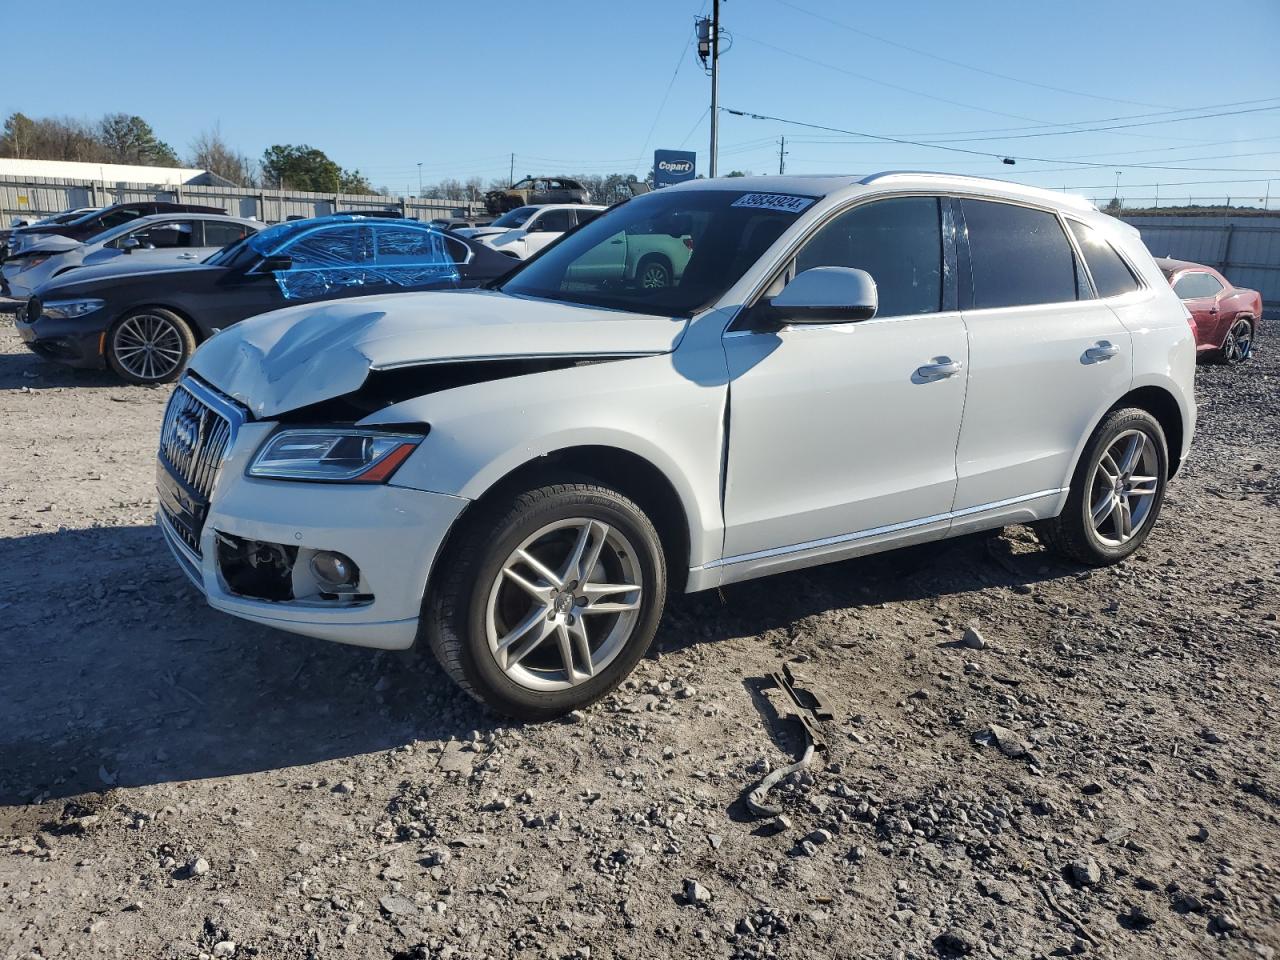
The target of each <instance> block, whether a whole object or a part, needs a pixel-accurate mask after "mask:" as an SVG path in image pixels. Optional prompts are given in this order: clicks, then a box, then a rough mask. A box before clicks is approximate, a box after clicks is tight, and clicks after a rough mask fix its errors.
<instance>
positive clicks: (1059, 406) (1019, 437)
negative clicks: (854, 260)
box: [953, 198, 1132, 526]
mask: <svg viewBox="0 0 1280 960" xmlns="http://www.w3.org/2000/svg"><path fill="white" fill-rule="evenodd" d="M953 204H954V205H956V206H957V207H959V208H960V210H961V213H962V216H961V218H960V235H961V239H962V242H961V258H960V261H961V263H960V265H961V284H960V286H961V293H960V298H961V306H962V308H963V310H964V319H965V326H966V327H967V328H968V331H969V360H970V366H969V389H968V396H967V397H966V399H965V414H964V426H963V427H962V429H961V431H960V442H959V444H958V446H957V448H956V469H957V473H958V478H957V485H956V499H955V506H954V511H955V512H956V513H958V514H962V515H968V516H970V517H972V518H973V520H972V522H973V523H974V525H981V519H982V516H983V514H984V513H988V512H990V511H999V512H1006V511H1008V510H1009V509H1010V508H1013V507H1015V505H1017V504H1025V505H1026V509H1028V510H1031V511H1038V510H1039V509H1040V508H1045V507H1047V506H1048V505H1050V504H1053V503H1055V502H1056V499H1057V495H1058V493H1059V492H1060V491H1061V490H1062V488H1064V487H1065V486H1067V484H1068V482H1069V480H1070V474H1071V471H1072V469H1073V467H1074V458H1075V452H1076V450H1077V449H1078V447H1079V445H1080V443H1081V440H1082V439H1083V437H1084V436H1086V435H1087V434H1088V432H1089V431H1090V430H1091V429H1092V427H1093V424H1094V422H1095V420H1096V418H1097V416H1098V414H1099V413H1100V411H1101V410H1102V409H1104V408H1105V406H1106V404H1107V403H1108V402H1110V398H1114V397H1118V396H1121V395H1122V394H1123V393H1125V391H1126V390H1127V389H1128V387H1129V383H1130V380H1131V377H1132V357H1131V350H1130V337H1129V333H1128V331H1127V330H1126V329H1125V327H1124V325H1123V324H1122V323H1121V322H1120V319H1119V317H1118V316H1117V315H1116V313H1115V311H1113V310H1112V309H1111V308H1110V307H1108V305H1107V304H1106V303H1105V302H1104V301H1103V300H1100V299H1098V298H1097V297H1096V296H1095V295H1094V292H1093V289H1092V287H1091V286H1090V284H1089V279H1088V274H1087V273H1086V272H1085V271H1084V269H1083V268H1082V266H1081V265H1080V264H1079V262H1078V258H1077V256H1076V253H1075V249H1074V246H1073V245H1072V243H1071V241H1070V240H1069V239H1068V235H1067V231H1066V229H1065V227H1064V224H1063V222H1062V219H1061V218H1060V217H1059V216H1058V214H1057V213H1056V212H1055V211H1052V210H1047V209H1041V208H1037V207H1033V206H1025V205H1022V204H1017V203H1010V202H1003V201H995V200H979V199H969V198H966V199H963V200H955V201H953ZM956 522H957V524H958V525H961V526H962V524H961V521H960V520H957V521H956Z"/></svg>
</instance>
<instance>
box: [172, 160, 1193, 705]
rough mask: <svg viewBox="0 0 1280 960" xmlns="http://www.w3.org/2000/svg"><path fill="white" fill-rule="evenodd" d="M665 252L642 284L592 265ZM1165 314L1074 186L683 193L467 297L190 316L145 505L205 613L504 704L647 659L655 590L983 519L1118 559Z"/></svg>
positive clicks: (1168, 296) (1147, 443)
mask: <svg viewBox="0 0 1280 960" xmlns="http://www.w3.org/2000/svg"><path fill="white" fill-rule="evenodd" d="M646 231H647V232H651V233H654V234H656V237H655V240H656V239H658V238H661V237H665V238H680V239H681V240H682V241H684V242H686V245H687V246H688V249H689V250H690V255H689V259H688V261H687V263H686V264H685V266H684V268H683V270H682V271H681V272H680V274H679V276H678V277H674V276H673V277H672V278H671V281H670V282H669V283H667V284H665V285H657V286H655V285H648V284H642V283H640V282H639V281H637V280H636V279H635V277H634V276H630V277H629V276H628V274H627V271H626V269H625V266H624V265H623V264H622V262H621V260H620V259H619V258H617V257H615V256H613V255H612V254H613V251H614V250H615V249H616V247H617V241H618V239H619V238H620V237H634V236H636V235H638V234H639V233H643V232H646ZM1194 368H1195V344H1194V342H1193V339H1192V332H1191V328H1190V326H1189V324H1188V321H1187V313H1186V311H1185V309H1184V308H1183V306H1182V304H1181V303H1180V302H1179V300H1178V299H1177V296H1176V295H1175V294H1174V293H1173V291H1172V290H1171V289H1170V287H1169V285H1168V284H1167V283H1166V282H1165V281H1164V278H1163V277H1162V276H1161V274H1160V270H1159V269H1158V268H1157V267H1156V265H1155V264H1154V262H1153V261H1152V259H1151V257H1150V255H1149V254H1148V253H1147V251H1146V249H1145V248H1144V247H1143V245H1142V242H1141V241H1140V240H1139V238H1138V234H1137V231H1135V230H1133V229H1131V228H1130V227H1128V226H1126V225H1124V224H1122V223H1120V222H1119V221H1117V220H1114V219H1111V218H1110V217H1107V216H1104V215H1102V214H1101V213H1099V212H1098V211H1097V210H1096V209H1095V208H1094V207H1093V206H1092V205H1091V204H1089V203H1088V202H1086V201H1083V200H1080V199H1076V198H1072V197H1069V196H1065V195H1061V194H1057V193H1050V192H1047V191H1044V190H1039V189H1035V188H1031V187H1022V186H1016V185H1012V184H1008V183H1003V182H997V181H990V180H981V179H974V178H967V177H956V176H947V175H934V174H907V173H892V174H882V175H878V176H871V177H866V178H863V179H858V178H854V177H758V178H733V179H722V180H704V181H696V182H690V183H687V184H683V185H680V186H676V187H670V188H668V189H664V190H659V191H656V192H654V193H650V194H647V195H644V196H641V197H637V198H635V199H633V200H629V201H627V202H626V203H623V204H620V205H618V206H616V207H614V208H612V209H610V210H609V211H607V212H606V213H604V214H602V215H601V216H600V217H598V218H597V219H595V220H593V221H592V222H590V223H588V224H585V225H583V226H581V227H579V228H578V229H576V230H574V231H572V232H570V233H567V234H566V235H565V236H564V237H563V238H562V239H560V240H559V241H558V242H556V243H555V244H553V245H552V246H550V247H548V248H547V249H546V250H545V251H544V252H543V253H541V254H540V255H539V256H537V257H535V258H533V259H531V260H529V261H527V262H526V263H524V264H522V265H521V266H519V267H518V268H517V269H516V271H515V272H514V273H512V274H511V275H509V276H508V278H507V279H506V280H505V281H504V282H502V283H500V284H498V285H497V286H495V287H493V288H492V289H486V290H475V291H459V292H439V293H406V294H398V295H391V296H380V297H366V298H361V299H352V300H341V301H335V302H329V303H320V304H311V305H306V306H298V307H293V308H287V309H284V310H279V311H276V312H274V313H270V314H266V315H264V316H261V317H258V318H255V319H253V320H249V321H246V322H244V323H240V324H237V325H236V326H234V327H232V328H230V329H228V330H225V331H223V332H222V333H219V334H217V335H216V336H214V337H212V338H211V339H210V340H209V341H208V342H207V343H206V344H204V345H203V346H202V347H201V348H200V349H199V350H198V351H197V353H196V354H195V356H194V358H193V359H192V362H191V365H190V369H189V371H188V373H187V375H186V376H185V378H184V379H183V380H182V381H181V382H180V383H179V385H178V386H177V388H176V389H175V390H174V393H173V397H172V399H171V401H170V403H169V407H168V410H167V413H166V416H165V420H164V426H163V433H162V436H161V439H160V452H159V465H158V471H157V476H158V485H159V494H160V512H159V523H160V526H161V528H162V530H163V531H164V534H165V536H166V538H167V540H168V543H169V545H170V547H171V548H172V550H173V553H174V554H175V556H176V557H177V559H178V560H179V562H180V564H181V565H182V567H183V569H185V570H186V572H187V573H188V574H189V576H190V577H191V579H192V581H193V582H194V583H195V584H196V586H197V587H199V589H200V590H201V591H203V592H204V594H205V595H206V596H207V598H208V601H209V603H210V604H212V605H213V606H214V607H216V608H217V609H219V610H222V611H225V612H227V613H231V614H235V615H236V616H240V617H244V618H247V619H250V620H254V621H256V622H258V623H263V624H268V625H271V626H275V627H280V628H281V629H284V630H291V631H294V632H297V633H302V634H307V635H310V636H313V637H321V638H324V639H328V640H336V641H341V642H344V643H353V644H361V645H365V646H371V647H384V648H404V647H408V646H410V645H411V644H413V643H415V642H423V643H426V644H429V645H430V647H431V649H432V650H433V651H434V653H435V655H436V656H437V657H438V658H439V660H440V662H441V664H443V666H444V668H445V669H446V670H447V671H448V673H449V674H450V675H451V676H452V677H453V678H454V679H455V680H456V681H457V682H458V683H459V684H460V685H461V686H462V687H463V688H464V689H466V690H467V691H468V692H470V693H471V694H473V695H475V696H476V697H478V698H479V699H481V700H483V701H484V702H486V703H488V704H490V705H491V706H492V707H493V708H495V709H496V710H498V711H500V712H502V713H505V714H508V715H512V716H516V717H520V718H526V719H539V718H546V717H552V716H555V715H557V714H561V713H564V712H566V711H569V710H572V709H575V708H578V707H582V706H584V705H586V704H588V703H591V702H592V701H594V700H596V699H598V698H599V697H601V696H603V695H604V694H606V693H607V692H608V691H609V690H611V689H612V688H613V687H614V686H616V685H617V684H618V683H619V682H620V681H621V680H622V679H623V678H624V677H625V676H626V675H627V673H628V672H629V671H630V670H631V669H632V668H633V666H634V665H635V663H636V662H637V660H638V659H639V658H640V657H641V656H642V655H643V653H644V652H645V649H646V647H647V646H648V645H649V643H650V640H651V639H652V637H653V634H654V631H655V629H656V627H657V625H658V621H659V619H660V617H661V615H662V610H663V605H664V603H665V601H666V598H667V595H668V593H669V592H670V591H695V590H706V589H708V588H711V587H717V586H720V585H722V584H728V583H732V582H735V581H740V580H746V579H748V578H752V577H759V576H763V575H765V574H770V573H775V572H777V571H781V570H791V569H795V568H798V567H805V566H809V565H812V564H818V563H825V562H828V561H833V560H840V559H844V558H846V557H851V556H855V555H859V554H865V553H871V552H874V551H879V550H887V549H890V548H893V547H898V546H902V545H904V544H917V543H921V542H923V541H929V540H939V539H942V538H944V537H951V536H956V535H959V534H964V533H969V532H971V531H977V530H982V529H988V528H994V527H999V526H1001V525H1004V524H1010V523H1035V524H1036V529H1037V530H1038V531H1039V532H1040V535H1041V537H1042V539H1043V540H1044V541H1045V542H1046V543H1047V544H1048V545H1049V546H1051V547H1052V548H1054V549H1056V550H1058V551H1060V552H1062V553H1064V554H1066V555H1067V556H1069V557H1071V558H1073V559H1075V560H1077V561H1079V562H1082V563H1086V564H1106V563H1114V562H1116V561H1118V560H1121V559H1123V558H1124V557H1126V556H1128V555H1129V554H1130V553H1131V552H1133V551H1134V550H1135V549H1137V548H1138V547H1139V546H1140V545H1141V544H1142V542H1143V540H1145V538H1146V537H1147V536H1148V535H1149V534H1150V532H1151V529H1152V526H1153V525H1154V524H1155V522H1156V519H1157V517H1158V516H1159V514H1160V508H1161V504H1162V502H1163V499H1164V494H1165V485H1166V483H1167V482H1168V480H1169V478H1170V477H1172V476H1173V475H1174V473H1175V472H1176V471H1177V469H1178V465H1179V464H1180V463H1181V462H1182V461H1183V459H1184V458H1185V457H1186V454H1187V451H1188V447H1189V445H1190V443H1191V436H1192V431H1193V428H1194V424H1195V402H1194V399H1193V395H1192V384H1193V375H1194Z"/></svg>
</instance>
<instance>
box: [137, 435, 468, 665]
mask: <svg viewBox="0 0 1280 960" xmlns="http://www.w3.org/2000/svg"><path fill="white" fill-rule="evenodd" d="M269 428H270V425H269V424H257V423H255V424H246V425H245V427H244V428H243V429H242V431H241V435H240V437H239V440H240V441H241V442H238V443H237V444H236V449H234V450H233V451H232V452H231V456H230V457H229V459H228V460H227V461H226V462H225V463H224V464H223V469H222V476H221V477H220V478H219V481H218V483H217V485H216V486H215V488H214V491H213V496H212V498H211V500H210V502H209V504H208V505H207V507H203V509H202V513H203V523H202V526H201V527H200V529H199V532H198V533H197V534H193V533H192V531H191V529H190V527H188V526H186V525H185V524H184V522H183V519H182V518H181V517H180V516H179V515H178V513H176V512H175V511H173V510H172V509H171V506H168V505H171V504H172V502H173V493H172V491H171V490H167V489H166V486H167V485H168V484H167V483H166V481H165V479H164V472H165V471H166V468H165V466H164V465H163V463H162V464H161V465H160V471H161V474H160V475H158V479H159V485H160V499H161V509H160V511H159V513H158V516H157V522H158V524H159V526H160V529H161V531H162V532H163V534H164V537H165V541H166V542H167V544H168V546H169V549H170V550H171V551H172V553H173V555H174V557H175V558H176V559H177V561H178V563H179V565H180V566H181V568H182V570H183V572H184V573H186V575H187V577H188V578H189V579H190V580H191V582H192V583H193V584H194V585H195V586H196V587H197V588H198V589H199V590H200V591H201V592H202V593H203V594H204V595H205V597H206V599H207V600H208V602H209V605H210V606H212V607H213V608H214V609H217V610H221V611H223V612H224V613H230V614H232V615H234V616H237V617H242V618H243V619H246V620H252V621H254V622H255V623H261V624H263V625H265V626H269V627H276V628H278V629H281V630H287V631H289V632H291V633H299V634H303V635H305V636H309V637H317V638H319V639H323V640H332V641H336V642H339V643H348V644H354V645H356V646H364V647H378V648H382V649H388V650H401V649H404V648H406V647H409V646H411V645H412V644H413V642H414V640H415V638H416V637H417V632H418V620H419V617H420V614H421V608H422V599H423V595H424V593H425V590H426V585H427V581H428V578H429V577H430V574H431V569H432V567H433V565H434V563H435V559H436V555H437V553H438V552H439V549H440V547H441V545H442V544H443V542H444V539H445V536H446V535H447V534H448V532H449V529H450V528H451V527H452V526H453V523H454V521H455V520H457V518H458V516H459V515H460V514H461V513H462V510H463V509H464V508H465V506H466V505H467V501H466V500H464V499H461V498H459V497H452V496H447V495H444V494H437V493H428V492H426V491H422V490H414V489H409V488H405V487H396V486H392V485H389V484H388V485H380V486H358V485H341V484H325V483H298V482H287V481H278V480H255V479H251V478H248V477H246V476H244V465H245V461H246V460H247V458H248V457H249V456H250V455H251V454H252V452H253V451H255V450H256V449H257V447H258V443H259V442H260V440H261V439H262V437H264V436H265V435H266V433H267V432H268V431H269ZM320 552H332V553H338V554H341V555H342V556H343V557H345V558H349V559H350V560H351V561H353V562H354V566H355V568H356V569H357V570H358V576H359V582H358V583H356V584H353V585H352V589H350V590H349V591H345V592H342V591H339V592H335V591H333V590H331V589H330V588H329V587H327V586H326V585H325V584H324V583H323V582H321V581H320V580H318V578H317V576H316V574H315V572H314V569H313V568H314V564H311V563H310V560H311V559H312V558H313V557H315V556H316V554H317V553H320ZM259 555H260V556H261V557H262V561H263V562H262V563H261V565H260V566H259V565H258V564H257V563H256V562H255V563H253V564H250V563H248V562H247V561H246V557H250V558H252V559H255V560H256V558H257V557H258V556H259Z"/></svg>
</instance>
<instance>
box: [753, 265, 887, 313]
mask: <svg viewBox="0 0 1280 960" xmlns="http://www.w3.org/2000/svg"><path fill="white" fill-rule="evenodd" d="M768 302H769V306H770V307H771V308H772V312H773V315H774V317H775V318H776V319H777V320H779V321H780V322H782V323H849V322H851V321H854V320H869V319H870V318H871V317H874V316H875V315H876V310H877V309H878V308H879V305H880V300H879V297H878V295H877V294H876V282H875V280H873V279H872V278H871V274H869V273H867V271H865V270H858V269H857V268H855V267H813V268H811V269H809V270H805V271H802V272H801V273H798V274H797V275H796V277H795V279H794V280H792V281H791V282H790V283H789V284H787V285H786V286H785V287H783V289H782V292H781V293H780V294H778V295H777V296H776V297H774V298H773V299H772V300H770V301H768Z"/></svg>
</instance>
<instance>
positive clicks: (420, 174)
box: [418, 160, 422, 199]
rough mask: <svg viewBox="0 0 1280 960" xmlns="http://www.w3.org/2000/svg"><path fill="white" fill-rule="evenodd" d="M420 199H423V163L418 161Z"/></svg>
mask: <svg viewBox="0 0 1280 960" xmlns="http://www.w3.org/2000/svg"><path fill="white" fill-rule="evenodd" d="M418 199H422V161H421V160H419V161H418Z"/></svg>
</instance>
